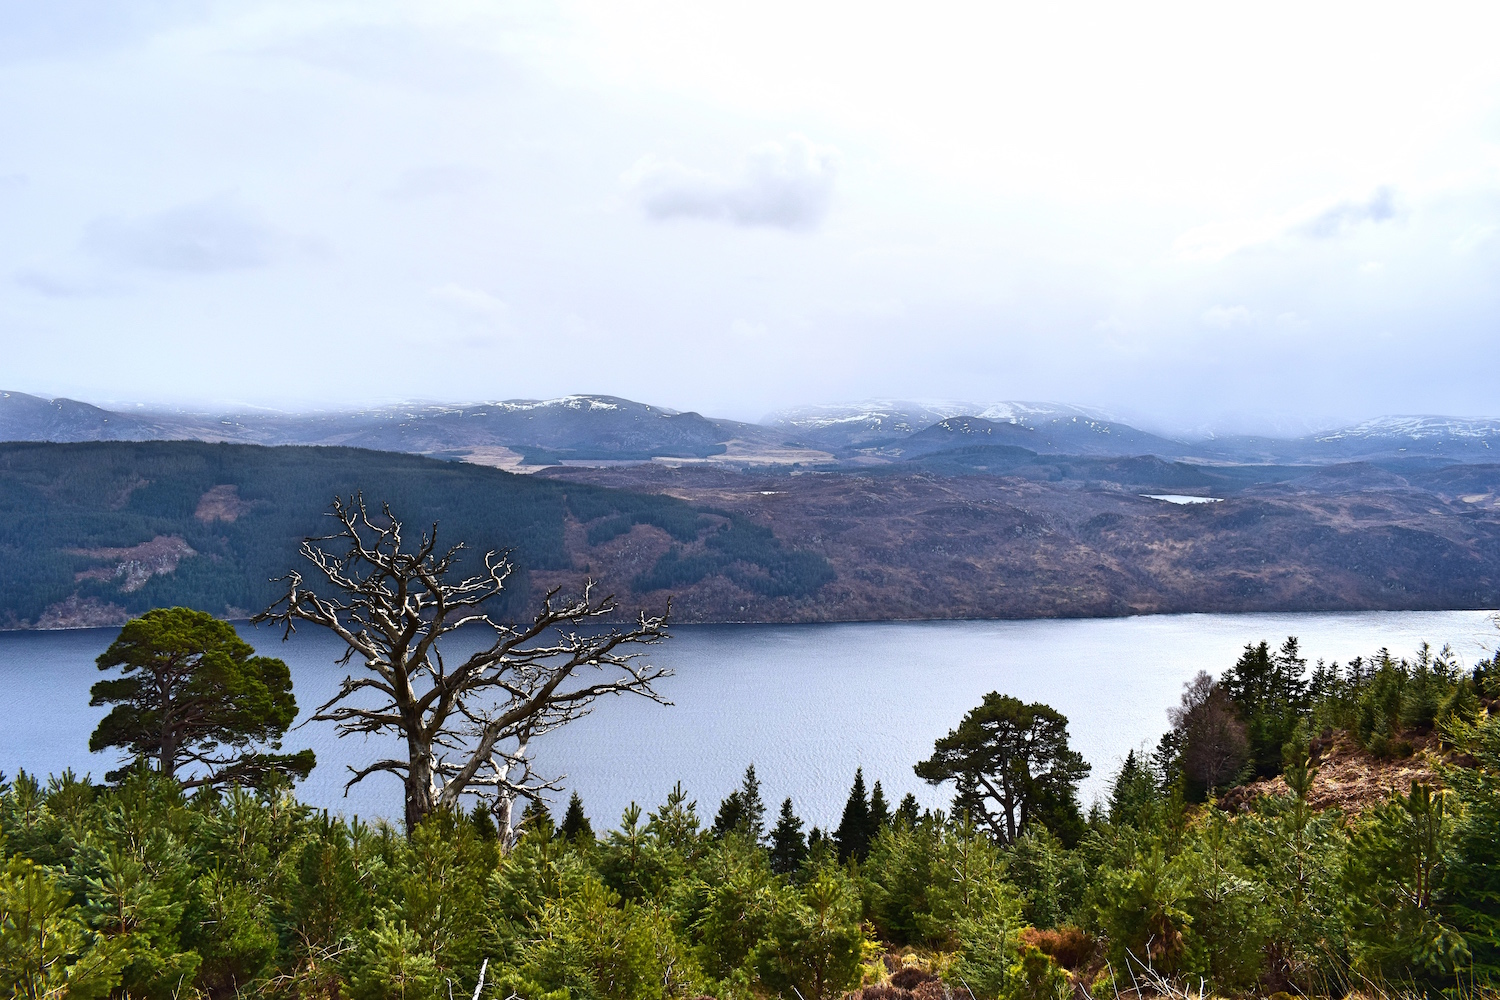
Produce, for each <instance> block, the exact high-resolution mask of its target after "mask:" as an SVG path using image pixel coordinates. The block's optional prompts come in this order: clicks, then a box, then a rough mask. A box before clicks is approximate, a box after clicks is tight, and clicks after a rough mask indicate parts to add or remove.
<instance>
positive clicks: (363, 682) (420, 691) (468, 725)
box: [254, 495, 671, 838]
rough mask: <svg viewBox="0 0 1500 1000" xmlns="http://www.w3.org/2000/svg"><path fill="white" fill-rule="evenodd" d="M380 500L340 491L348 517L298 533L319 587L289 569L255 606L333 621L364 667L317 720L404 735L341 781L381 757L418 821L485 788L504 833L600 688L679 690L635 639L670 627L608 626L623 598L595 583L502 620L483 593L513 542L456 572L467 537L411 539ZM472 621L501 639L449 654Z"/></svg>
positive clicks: (344, 732) (648, 639)
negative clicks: (552, 737) (282, 591)
mask: <svg viewBox="0 0 1500 1000" xmlns="http://www.w3.org/2000/svg"><path fill="white" fill-rule="evenodd" d="M382 510H383V512H384V516H383V517H377V518H372V517H371V516H370V514H369V512H368V511H367V510H366V508H365V504H364V500H363V497H361V496H358V495H356V496H354V497H352V498H350V499H349V500H348V501H345V500H343V499H342V498H335V499H334V502H333V510H332V516H333V517H335V518H337V519H338V522H339V525H340V528H339V530H338V531H336V532H335V533H333V534H331V535H327V536H324V537H320V538H309V539H306V540H305V541H303V543H302V555H303V556H304V557H306V558H307V560H308V561H309V562H311V563H312V564H313V566H314V567H315V568H316V570H317V574H318V576H319V577H320V578H321V579H320V580H319V582H318V587H319V588H320V589H322V591H323V592H322V593H321V594H320V593H317V592H316V591H315V590H314V589H313V587H312V586H309V585H307V584H306V583H305V582H304V580H303V578H302V574H300V573H298V572H296V571H293V572H291V573H289V574H288V575H287V576H285V577H283V578H282V582H284V583H286V585H287V593H286V596H284V597H283V598H282V599H281V600H279V601H277V602H276V603H275V604H273V605H272V606H271V607H269V608H267V609H266V610H265V611H262V612H261V613H260V614H259V615H256V616H255V619H254V621H256V622H257V623H258V622H274V623H277V624H280V625H282V626H284V628H285V635H288V636H289V635H290V634H291V633H292V632H294V631H295V630H296V624H297V623H299V622H309V623H311V624H313V625H317V626H320V627H322V628H326V629H328V630H329V631H330V632H333V633H334V634H335V635H337V636H338V637H339V638H340V639H341V640H343V642H344V644H345V645H346V646H347V647H348V649H347V651H346V652H345V653H344V655H343V657H342V658H341V659H340V660H339V661H338V662H339V664H340V665H341V666H348V665H349V664H350V663H353V662H358V663H359V665H360V667H361V668H362V670H361V671H360V672H358V673H351V674H350V675H348V676H346V677H345V678H344V681H343V683H342V684H341V685H340V687H339V691H338V693H337V694H335V695H334V696H333V697H332V698H330V699H329V700H328V701H327V702H325V703H324V704H323V705H321V706H319V708H318V710H317V712H316V713H315V714H314V715H313V716H312V717H311V719H310V720H309V721H324V722H333V723H335V724H336V725H337V727H338V732H339V735H340V736H348V735H350V734H353V733H364V734H381V735H392V736H396V737H399V738H400V739H401V741H402V742H403V743H404V744H405V746H406V754H405V756H404V758H401V759H396V758H394V757H393V758H390V759H385V760H379V761H376V762H374V763H372V764H370V765H369V766H367V767H364V768H358V769H356V768H352V767H351V768H350V771H351V772H353V775H352V777H350V779H349V781H348V782H347V783H346V784H345V786H344V791H345V794H347V793H348V790H349V788H351V787H352V786H354V785H355V784H357V783H358V782H360V781H363V780H364V779H365V778H367V777H369V776H370V775H372V774H375V773H377V772H382V771H384V772H390V773H392V774H396V775H399V776H400V777H401V778H402V780H403V782H404V783H405V786H406V817H405V819H406V830H407V833H408V834H410V833H411V831H412V830H413V829H414V828H415V827H416V825H417V824H418V823H419V822H421V821H422V818H423V817H425V816H427V815H428V814H429V813H432V812H433V811H435V810H437V809H445V808H446V809H453V808H456V807H457V806H458V804H459V801H460V798H461V796H463V795H464V794H466V793H468V794H477V795H479V796H481V797H484V798H490V799H491V801H492V808H493V809H494V811H495V814H496V818H497V819H498V820H499V822H500V826H501V829H502V832H503V834H504V835H505V836H506V837H507V838H510V837H511V836H512V829H513V827H512V824H511V812H512V807H513V806H514V804H515V803H516V802H517V800H519V799H534V798H536V797H538V796H539V795H540V794H541V793H542V792H543V791H544V790H546V789H549V788H554V787H555V785H554V784H553V783H552V782H550V781H546V780H543V779H540V778H538V777H537V776H536V775H534V774H533V773H532V771H531V766H530V762H529V756H528V753H529V749H530V746H531V743H532V741H533V740H535V739H536V738H537V737H539V736H542V735H544V734H546V733H548V732H550V731H551V730H553V729H556V728H557V727H558V726H561V725H564V724H566V723H568V722H571V721H572V720H574V719H577V718H579V717H580V716H583V715H585V714H587V713H588V712H589V710H590V708H591V707H592V706H593V703H594V702H595V701H596V700H598V699H599V698H600V697H601V696H603V695H607V694H626V693H629V694H637V695H641V696H643V697H646V698H650V699H652V700H653V701H657V702H660V703H662V704H670V702H667V701H665V700H664V699H663V698H662V697H661V696H660V695H658V694H657V692H656V690H655V689H654V688H653V686H652V685H653V683H654V682H656V681H658V680H660V679H661V678H663V677H667V676H670V674H671V671H669V670H665V669H661V668H657V667H652V666H649V665H647V664H644V663H640V662H638V657H639V656H640V655H641V654H640V653H638V652H629V651H627V650H628V648H629V647H633V646H640V645H648V644H653V643H657V642H660V641H662V640H663V639H665V638H666V635H667V619H666V616H665V615H663V616H661V617H651V616H648V615H647V614H646V613H645V612H644V611H643V612H641V614H640V616H639V618H638V620H637V621H636V622H634V623H633V624H631V625H629V626H627V627H615V628H606V627H604V626H603V625H602V624H601V623H600V620H601V619H603V618H605V617H606V616H608V615H609V614H611V613H612V612H613V611H614V610H615V604H614V601H613V598H611V597H605V598H602V599H596V598H595V597H594V596H593V583H592V582H589V583H587V584H586V585H585V587H584V591H583V594H582V595H581V596H579V597H578V598H575V599H567V600H564V601H561V602H560V603H559V602H558V600H557V595H558V590H557V589H554V590H552V591H550V592H548V593H547V595H546V596H545V597H544V598H543V599H542V604H541V607H540V608H539V609H538V610H537V611H536V613H535V615H534V616H533V617H532V619H531V620H530V622H524V623H512V622H502V621H496V620H495V619H494V618H492V617H491V616H490V614H489V613H488V612H487V611H486V610H485V605H486V604H487V603H488V602H489V601H491V600H493V599H494V598H496V597H497V596H499V595H500V594H501V593H502V592H503V591H504V590H505V584H506V581H507V580H508V579H509V578H510V575H511V573H512V570H513V567H512V564H511V562H510V559H509V557H508V554H506V553H499V554H497V553H495V552H487V553H485V555H484V558H483V559H482V560H480V562H481V563H482V570H479V569H478V568H477V567H476V569H475V571H473V572H471V573H470V574H469V575H461V571H460V570H459V567H458V559H459V556H460V553H461V552H462V551H463V548H464V546H463V545H462V544H461V543H460V544H458V545H454V546H452V547H451V548H448V549H445V550H439V549H438V547H437V525H436V524H434V525H433V526H432V529H431V530H430V531H428V532H424V533H423V534H422V536H421V538H420V539H419V540H418V542H417V543H416V545H415V546H414V547H412V548H410V549H408V548H407V547H406V542H405V540H404V538H403V536H402V525H401V522H400V521H399V520H397V519H396V518H395V517H394V516H392V514H391V511H390V508H389V507H388V506H383V507H382ZM325 584H326V586H325ZM669 610H670V606H669ZM463 628H469V629H488V630H490V633H492V639H493V641H490V634H487V635H486V641H487V642H488V645H485V646H483V648H481V649H479V650H478V651H477V652H474V653H471V654H470V655H468V656H467V657H465V658H463V659H462V660H460V661H458V662H456V663H450V662H449V661H447V660H445V659H444V655H443V641H442V640H443V639H444V637H446V636H449V635H451V634H452V633H454V632H457V631H458V630H459V629H463Z"/></svg>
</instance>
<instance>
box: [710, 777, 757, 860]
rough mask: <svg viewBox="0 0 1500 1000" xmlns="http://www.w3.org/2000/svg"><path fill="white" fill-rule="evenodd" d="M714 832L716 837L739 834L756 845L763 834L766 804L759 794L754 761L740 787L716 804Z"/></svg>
mask: <svg viewBox="0 0 1500 1000" xmlns="http://www.w3.org/2000/svg"><path fill="white" fill-rule="evenodd" d="M713 833H714V836H715V837H723V836H724V835H725V834H728V833H738V834H739V835H741V836H742V837H745V838H747V839H748V840H750V841H751V842H752V843H756V844H758V843H760V841H761V838H762V837H764V836H765V834H766V804H765V802H763V801H762V800H761V797H760V779H759V778H757V777H756V776H755V765H754V764H751V765H750V766H749V767H747V768H745V778H744V781H743V782H742V783H741V784H740V787H739V788H736V789H735V790H734V791H732V792H730V793H729V794H728V795H727V796H725V798H724V801H723V802H721V803H719V814H718V815H717V816H715V817H714V826H713Z"/></svg>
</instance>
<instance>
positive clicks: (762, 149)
mask: <svg viewBox="0 0 1500 1000" xmlns="http://www.w3.org/2000/svg"><path fill="white" fill-rule="evenodd" d="M837 173H838V154H837V152H836V151H835V150H833V149H831V148H828V147H824V146H817V145H814V144H813V143H812V142H810V141H808V140H807V139H806V138H804V137H802V136H800V135H794V136H790V137H788V138H787V140H786V141H785V142H769V143H766V144H765V145H763V146H757V147H756V148H755V149H752V150H751V151H750V153H749V154H748V155H747V156H746V157H745V164H744V167H743V168H742V169H741V171H740V173H739V174H738V175H737V176H735V177H723V176H720V175H717V174H711V173H707V172H705V171H701V170H694V169H692V168H690V167H685V166H683V165H682V164H680V163H675V162H672V161H669V160H655V159H647V160H643V161H642V162H641V163H639V164H637V166H636V167H635V169H634V170H632V171H631V173H630V174H629V175H628V176H627V180H628V181H629V183H630V184H631V186H632V187H633V188H634V190H635V192H636V195H637V197H638V198H639V199H640V205H641V208H642V209H643V210H644V211H645V213H646V215H647V216H648V217H650V218H652V219H657V220H663V219H674V218H689V219H693V218H696V219H716V220H720V221H724V222H730V223H733V224H735V225H738V226H775V227H778V228H781V229H791V230H807V229H813V228H815V227H816V226H817V225H818V223H820V222H822V221H823V217H824V216H825V215H827V214H828V206H829V203H830V202H831V201H832V198H833V184H834V179H835V177H836V175H837Z"/></svg>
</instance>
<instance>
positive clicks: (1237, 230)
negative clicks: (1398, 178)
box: [1174, 186, 1396, 260]
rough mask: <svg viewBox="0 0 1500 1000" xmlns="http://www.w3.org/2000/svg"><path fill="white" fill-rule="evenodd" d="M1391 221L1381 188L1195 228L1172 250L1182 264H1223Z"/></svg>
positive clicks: (1392, 208) (1389, 195) (1390, 204)
mask: <svg viewBox="0 0 1500 1000" xmlns="http://www.w3.org/2000/svg"><path fill="white" fill-rule="evenodd" d="M1395 217H1396V192H1395V191H1394V190H1393V189H1392V188H1391V187H1389V186H1381V187H1378V188H1376V189H1375V191H1374V193H1372V194H1371V195H1370V196H1369V197H1368V198H1364V199H1351V200H1345V201H1340V202H1336V203H1334V204H1332V205H1328V204H1327V203H1324V205H1323V206H1321V207H1316V208H1313V209H1311V210H1303V211H1300V212H1293V213H1291V214H1289V215H1283V216H1280V217H1277V218H1263V219H1236V220H1231V221H1226V222H1216V223H1211V224H1209V225H1206V226H1199V227H1198V228H1197V229H1193V230H1190V231H1188V232H1186V233H1183V234H1182V235H1181V236H1179V237H1178V238H1177V240H1176V242H1175V244H1174V249H1175V250H1176V251H1177V256H1178V257H1180V258H1182V259H1184V260H1223V259H1224V258H1225V257H1228V256H1229V255H1230V254H1233V253H1238V252H1239V251H1241V250H1247V249H1249V248H1250V247H1256V246H1264V245H1267V244H1278V243H1279V244H1283V245H1286V244H1287V243H1288V241H1293V240H1328V239H1335V238H1337V237H1340V236H1347V235H1349V234H1350V233H1351V232H1353V231H1354V230H1355V229H1357V228H1358V227H1360V226H1362V225H1364V224H1366V223H1381V222H1386V221H1388V220H1390V219H1393V218H1395Z"/></svg>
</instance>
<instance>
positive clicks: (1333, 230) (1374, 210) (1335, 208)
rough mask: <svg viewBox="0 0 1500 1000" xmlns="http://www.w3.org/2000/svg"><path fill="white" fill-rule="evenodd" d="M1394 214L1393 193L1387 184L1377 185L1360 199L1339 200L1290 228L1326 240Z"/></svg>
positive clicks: (1303, 234) (1383, 220)
mask: <svg viewBox="0 0 1500 1000" xmlns="http://www.w3.org/2000/svg"><path fill="white" fill-rule="evenodd" d="M1395 215H1396V194H1395V192H1394V191H1392V190H1391V189H1390V187H1389V186H1383V187H1378V188H1376V189H1375V191H1374V193H1372V194H1371V195H1370V197H1368V198H1366V199H1364V200H1362V201H1341V202H1339V203H1338V204H1337V205H1331V206H1329V207H1328V208H1326V209H1324V210H1323V211H1321V212H1319V213H1318V214H1317V215H1316V216H1314V217H1313V218H1311V219H1308V220H1307V221H1306V222H1304V223H1302V224H1301V225H1300V226H1298V227H1296V229H1295V230H1294V231H1295V232H1296V233H1297V234H1298V235H1301V236H1307V237H1311V238H1312V239H1316V240H1326V239H1329V238H1331V237H1334V236H1342V235H1343V234H1344V233H1346V232H1348V231H1349V230H1351V229H1353V228H1354V227H1356V226H1359V225H1361V224H1363V223H1366V222H1385V221H1386V220H1388V219H1391V218H1394V217H1395Z"/></svg>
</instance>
